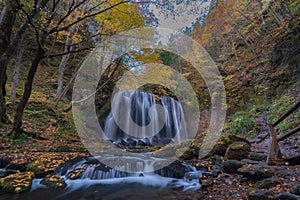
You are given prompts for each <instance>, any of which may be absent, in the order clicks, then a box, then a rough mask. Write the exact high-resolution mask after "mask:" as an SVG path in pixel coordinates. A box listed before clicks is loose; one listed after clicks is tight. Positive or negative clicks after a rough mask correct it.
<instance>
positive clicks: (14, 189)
mask: <svg viewBox="0 0 300 200" xmlns="http://www.w3.org/2000/svg"><path fill="white" fill-rule="evenodd" d="M33 178H34V173H33V172H19V173H16V174H11V175H9V176H6V177H4V178H1V179H0V187H1V188H2V191H5V192H11V193H21V192H25V191H28V190H29V189H30V187H31V183H32V179H33Z"/></svg>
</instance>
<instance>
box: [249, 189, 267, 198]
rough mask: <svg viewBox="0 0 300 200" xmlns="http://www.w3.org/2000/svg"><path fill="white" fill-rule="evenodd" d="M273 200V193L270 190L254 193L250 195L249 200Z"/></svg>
mask: <svg viewBox="0 0 300 200" xmlns="http://www.w3.org/2000/svg"><path fill="white" fill-rule="evenodd" d="M270 199H273V193H272V192H271V191H268V190H258V191H252V192H251V193H250V194H248V200H270Z"/></svg>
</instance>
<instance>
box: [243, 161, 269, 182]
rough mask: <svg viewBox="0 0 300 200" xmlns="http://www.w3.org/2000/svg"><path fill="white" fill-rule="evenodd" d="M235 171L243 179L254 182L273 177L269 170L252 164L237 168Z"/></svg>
mask: <svg viewBox="0 0 300 200" xmlns="http://www.w3.org/2000/svg"><path fill="white" fill-rule="evenodd" d="M237 171H238V172H239V173H240V174H242V175H243V176H244V177H247V178H251V179H254V180H262V179H266V178H271V177H272V176H273V175H274V173H273V172H272V171H271V170H270V169H268V168H264V167H263V166H258V165H252V164H246V165H243V167H241V168H239V169H238V170H237Z"/></svg>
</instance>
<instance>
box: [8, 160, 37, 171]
mask: <svg viewBox="0 0 300 200" xmlns="http://www.w3.org/2000/svg"><path fill="white" fill-rule="evenodd" d="M30 161H31V160H30V159H26V158H21V159H17V160H13V161H11V162H10V163H8V164H7V165H6V167H5V169H6V170H19V171H21V172H25V171H26V168H27V165H28V163H29V162H30Z"/></svg>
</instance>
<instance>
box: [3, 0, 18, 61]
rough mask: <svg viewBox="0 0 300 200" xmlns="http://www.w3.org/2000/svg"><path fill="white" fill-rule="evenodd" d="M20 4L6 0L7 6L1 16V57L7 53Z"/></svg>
mask: <svg viewBox="0 0 300 200" xmlns="http://www.w3.org/2000/svg"><path fill="white" fill-rule="evenodd" d="M17 8H18V4H17V1H11V0H6V5H5V7H4V8H3V10H2V12H1V15H0V56H2V55H3V53H4V52H5V51H6V49H7V47H8V45H9V42H10V36H11V31H12V28H13V26H14V24H15V20H16V14H17Z"/></svg>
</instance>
